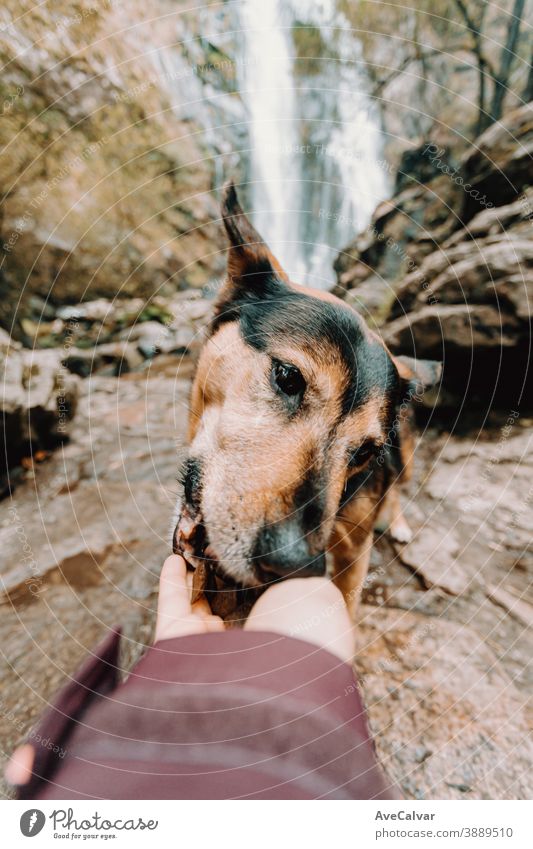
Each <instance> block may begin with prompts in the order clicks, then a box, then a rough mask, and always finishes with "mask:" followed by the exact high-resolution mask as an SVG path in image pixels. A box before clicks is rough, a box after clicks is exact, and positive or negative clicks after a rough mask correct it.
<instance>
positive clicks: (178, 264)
mask: <svg viewBox="0 0 533 849" xmlns="http://www.w3.org/2000/svg"><path fill="white" fill-rule="evenodd" d="M208 7H209V4H208ZM150 9H151V12H150V20H147V19H146V8H145V4H143V3H141V2H138V0H131V2H128V3H123V2H119V0H103V2H99V3H94V2H92V0H76V2H70V0H69V2H62V0H60V2H55V3H53V4H51V3H50V4H48V3H46V4H41V5H40V6H39V7H38V11H37V10H36V8H35V6H34V4H32V3H29V2H19V0H17V2H15V0H6V2H5V3H4V4H3V8H2V11H1V12H0V16H1V17H0V57H1V60H2V66H3V75H2V81H1V83H0V108H1V110H2V113H3V114H2V121H1V122H0V140H1V148H2V153H1V155H0V186H1V188H2V197H3V202H2V205H1V217H0V238H1V241H0V248H1V251H2V254H1V260H2V262H1V270H0V274H1V276H0V287H1V297H0V323H1V324H2V325H3V326H4V327H5V328H6V329H7V330H10V331H12V332H14V333H15V335H16V336H18V337H19V338H20V337H22V338H23V333H22V330H21V326H20V322H19V319H20V318H21V317H23V316H24V315H28V314H30V313H31V314H32V315H33V316H34V317H35V319H39V318H40V310H41V308H42V301H44V300H50V301H51V302H52V303H53V304H54V303H55V304H56V305H57V304H61V303H76V302H78V301H80V300H82V299H88V298H89V299H90V298H95V297H98V296H106V297H111V298H113V297H115V296H116V295H126V296H127V295H141V296H143V297H149V296H151V295H152V294H154V293H157V292H163V293H167V294H168V292H171V291H175V290H176V289H182V288H188V287H201V286H203V285H204V284H206V283H207V282H208V281H209V279H210V278H212V276H213V275H215V274H217V272H218V271H219V270H220V269H221V266H222V258H221V255H220V253H219V252H218V251H217V240H218V239H219V233H218V230H217V227H216V224H214V223H213V222H214V221H216V219H217V206H216V202H215V200H214V197H213V194H212V190H213V189H214V188H215V183H216V182H217V180H218V178H219V177H220V173H217V168H216V166H215V162H220V161H221V160H220V157H222V156H223V155H224V154H226V153H228V154H229V151H230V150H231V148H232V147H233V137H232V134H233V133H235V132H238V118H239V114H240V113H239V109H240V108H241V106H240V99H239V97H238V94H237V93H236V91H235V83H234V78H235V63H234V61H233V60H232V59H230V58H229V57H228V56H227V55H225V54H224V52H223V51H222V50H221V49H220V48H219V47H217V46H216V41H217V33H220V32H222V31H223V30H224V27H225V26H227V21H226V20H225V18H224V15H225V14H229V13H225V12H220V11H218V12H217V13H212V14H211V15H210V19H209V20H210V25H209V28H208V29H207V30H206V28H205V26H204V27H202V21H201V19H200V12H194V10H193V11H192V12H185V11H184V10H182V8H181V6H180V5H179V4H175V3H170V2H165V0H156V2H154V3H152V4H151V6H150ZM202 31H204V32H205V31H207V32H208V33H210V36H209V37H205V36H201V35H200V33H201V32H202ZM211 36H212V37H211ZM214 90H216V91H219V92H223V93H227V95H228V97H226V98H225V100H224V102H222V101H221V100H220V99H219V100H217V99H216V98H214V97H213V96H212V94H213V91H214ZM225 109H227V110H229V112H230V118H229V119H227V120H224V119H223V117H221V116H222V113H223V112H224V110H225ZM217 124H219V125H221V129H220V131H219V132H217V133H215V134H214V133H213V132H212V130H211V127H212V126H213V125H215V126H216V125H217ZM217 157H218V159H217ZM219 170H220V169H219ZM32 296H33V297H32ZM36 296H38V297H40V299H41V301H39V300H38V299H36ZM19 299H20V302H19ZM26 341H27V340H26Z"/></svg>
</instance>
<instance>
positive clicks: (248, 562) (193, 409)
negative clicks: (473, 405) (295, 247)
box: [173, 183, 441, 613]
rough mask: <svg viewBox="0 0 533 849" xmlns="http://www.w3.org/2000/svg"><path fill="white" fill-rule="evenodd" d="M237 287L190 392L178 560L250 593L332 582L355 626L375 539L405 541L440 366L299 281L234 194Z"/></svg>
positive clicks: (227, 209)
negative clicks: (420, 432) (424, 401)
mask: <svg viewBox="0 0 533 849" xmlns="http://www.w3.org/2000/svg"><path fill="white" fill-rule="evenodd" d="M221 211H222V220H223V223H224V226H225V229H226V233H227V236H228V238H229V250H228V264H227V278H226V280H225V283H224V285H223V286H222V288H221V290H220V292H219V294H218V297H217V300H216V304H215V308H214V316H213V319H212V322H211V324H210V327H209V330H208V337H207V340H206V343H205V345H204V347H203V350H202V352H201V355H200V358H199V362H198V366H197V371H196V376H195V379H194V382H193V388H192V395H191V404H190V419H189V445H190V449H189V454H188V458H187V460H186V462H185V465H184V469H183V475H182V484H183V493H182V495H181V496H180V498H179V500H178V504H177V508H176V526H175V531H174V541H173V542H174V551H176V552H180V553H182V554H183V555H184V557H185V559H186V560H187V562H188V563H189V564H192V566H193V567H196V568H198V567H199V565H200V564H202V563H204V564H205V563H207V562H208V563H209V564H211V566H212V567H213V568H214V569H215V570H216V573H217V575H218V576H221V575H222V576H223V578H224V580H226V581H227V580H229V581H233V582H235V583H236V584H237V585H240V586H242V587H256V588H257V587H261V588H264V587H266V586H268V585H269V584H270V583H272V582H274V581H279V580H282V579H285V578H288V577H294V576H297V577H305V576H316V575H324V574H326V569H327V563H326V553H328V552H329V555H330V558H328V559H330V560H331V562H332V565H331V567H330V572H331V575H332V579H333V581H334V583H335V584H336V585H337V586H338V587H339V588H340V590H341V591H342V593H343V595H344V597H345V599H346V602H347V604H348V606H349V608H350V610H351V612H352V613H355V610H356V607H357V602H358V599H359V596H360V592H361V588H362V586H363V582H364V580H365V576H366V573H367V570H368V565H369V560H370V551H371V547H372V541H373V533H374V528H375V526H376V524H377V522H378V521H379V520H380V517H383V515H384V514H385V513H386V512H387V511H388V512H389V513H390V514H391V518H390V526H391V529H392V531H393V532H394V533H395V534H396V536H399V537H400V538H401V539H402V541H406V539H407V538H408V536H409V529H408V526H407V525H406V523H405V520H404V519H403V517H402V514H401V510H400V508H399V499H398V493H397V485H398V484H399V483H402V482H404V481H406V480H408V479H409V478H410V476H411V470H412V463H413V450H414V435H413V428H412V419H413V408H412V401H413V400H414V399H415V398H416V397H418V396H419V394H420V393H421V392H422V391H424V390H425V389H427V388H428V387H430V386H433V385H434V384H435V383H437V382H438V380H439V377H440V371H441V365H440V363H436V362H433V361H428V360H414V359H410V358H408V357H402V356H398V357H395V356H393V355H392V354H391V352H390V351H389V350H388V349H387V347H386V346H385V344H384V343H383V342H382V340H381V339H380V338H379V336H378V335H377V334H375V333H374V332H372V331H371V330H370V329H369V328H368V326H367V325H366V323H365V322H364V320H363V318H362V317H361V316H360V315H359V314H358V313H357V312H356V311H355V310H354V309H353V308H352V307H351V306H349V305H348V304H346V303H345V302H343V301H342V300H340V299H339V298H337V297H335V296H334V295H332V294H330V293H328V292H322V291H318V290H314V289H307V288H305V287H303V286H300V285H297V284H294V283H292V282H291V281H290V280H289V278H288V277H287V275H286V273H285V272H284V270H283V269H282V267H281V266H280V264H279V262H278V261H277V259H276V258H275V257H274V256H273V254H272V253H271V251H270V250H269V248H268V246H267V244H266V243H265V242H264V240H263V239H262V238H261V236H260V235H259V234H258V233H257V231H256V230H255V228H254V227H253V225H252V224H251V222H250V221H249V219H248V218H247V216H246V215H245V214H244V212H243V210H242V208H241V206H240V204H239V200H238V197H237V192H236V189H235V186H234V184H233V183H229V184H228V185H227V186H226V187H225V189H224V192H223V198H222V207H221Z"/></svg>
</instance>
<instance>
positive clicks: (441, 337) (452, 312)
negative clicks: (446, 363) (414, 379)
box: [383, 304, 520, 359]
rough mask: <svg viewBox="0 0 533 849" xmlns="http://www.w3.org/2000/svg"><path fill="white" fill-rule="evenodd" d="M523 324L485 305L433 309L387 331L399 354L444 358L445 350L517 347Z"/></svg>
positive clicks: (399, 321) (400, 321) (421, 311)
mask: <svg viewBox="0 0 533 849" xmlns="http://www.w3.org/2000/svg"><path fill="white" fill-rule="evenodd" d="M519 327H520V325H519V322H518V321H517V320H516V319H515V318H514V317H513V316H507V315H505V314H502V313H501V312H499V311H498V309H497V308H496V307H489V306H485V305H481V306H476V305H472V306H470V305H468V304H465V305H459V304H453V305H450V306H440V305H439V306H431V307H429V306H428V307H422V308H421V309H419V310H417V311H415V312H413V313H409V314H408V315H406V316H404V317H403V318H397V319H395V321H392V322H391V323H390V324H388V325H387V326H386V328H385V330H384V331H383V336H384V339H385V341H386V342H387V344H388V345H389V346H390V347H391V348H393V349H394V350H395V351H401V352H402V353H407V352H408V351H409V352H410V353H411V356H414V355H415V353H416V356H417V357H421V358H428V357H436V358H438V359H442V355H443V350H444V349H445V348H447V347H448V346H450V347H452V348H453V347H458V348H461V349H463V354H464V355H465V356H466V352H470V353H471V351H472V350H473V349H474V348H476V347H477V348H493V347H494V348H497V349H498V350H499V349H500V348H501V347H502V346H504V347H505V346H507V347H513V346H514V345H515V344H516V337H517V335H518V330H519Z"/></svg>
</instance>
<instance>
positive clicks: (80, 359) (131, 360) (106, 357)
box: [63, 341, 144, 377]
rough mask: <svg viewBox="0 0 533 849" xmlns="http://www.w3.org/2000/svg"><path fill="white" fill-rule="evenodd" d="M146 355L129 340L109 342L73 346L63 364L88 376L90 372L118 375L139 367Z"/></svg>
mask: <svg viewBox="0 0 533 849" xmlns="http://www.w3.org/2000/svg"><path fill="white" fill-rule="evenodd" d="M143 362H144V357H143V356H142V354H141V353H139V351H138V350H137V346H136V345H134V344H132V343H130V342H127V341H123V342H108V343H106V344H105V345H96V346H95V347H94V348H90V349H89V348H71V349H70V351H69V353H68V355H67V356H66V357H65V359H64V360H63V365H64V366H65V368H67V369H68V370H69V371H70V372H72V373H73V374H77V375H79V376H80V377H88V376H89V375H90V374H93V372H94V373H96V374H108V375H112V376H113V377H118V376H119V375H121V374H127V373H128V372H130V371H134V369H136V368H139V367H140V366H141V365H142V363H143Z"/></svg>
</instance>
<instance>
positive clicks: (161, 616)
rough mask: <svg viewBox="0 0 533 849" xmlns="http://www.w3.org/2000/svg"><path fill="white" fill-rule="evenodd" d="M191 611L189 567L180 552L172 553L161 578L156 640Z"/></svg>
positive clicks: (164, 566) (164, 565)
mask: <svg viewBox="0 0 533 849" xmlns="http://www.w3.org/2000/svg"><path fill="white" fill-rule="evenodd" d="M190 613H191V600H190V589H189V587H188V586H187V567H186V565H185V560H184V559H183V557H180V556H179V555H178V554H171V555H170V557H167V559H166V560H165V562H164V563H163V568H162V570H161V576H160V579H159V601H158V604H157V624H156V629H155V630H156V640H157V639H159V638H160V636H159V635H161V634H162V633H163V632H165V631H167V629H168V627H169V626H170V625H172V624H173V623H177V622H179V621H180V619H182V618H183V617H185V616H189V615H190Z"/></svg>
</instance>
